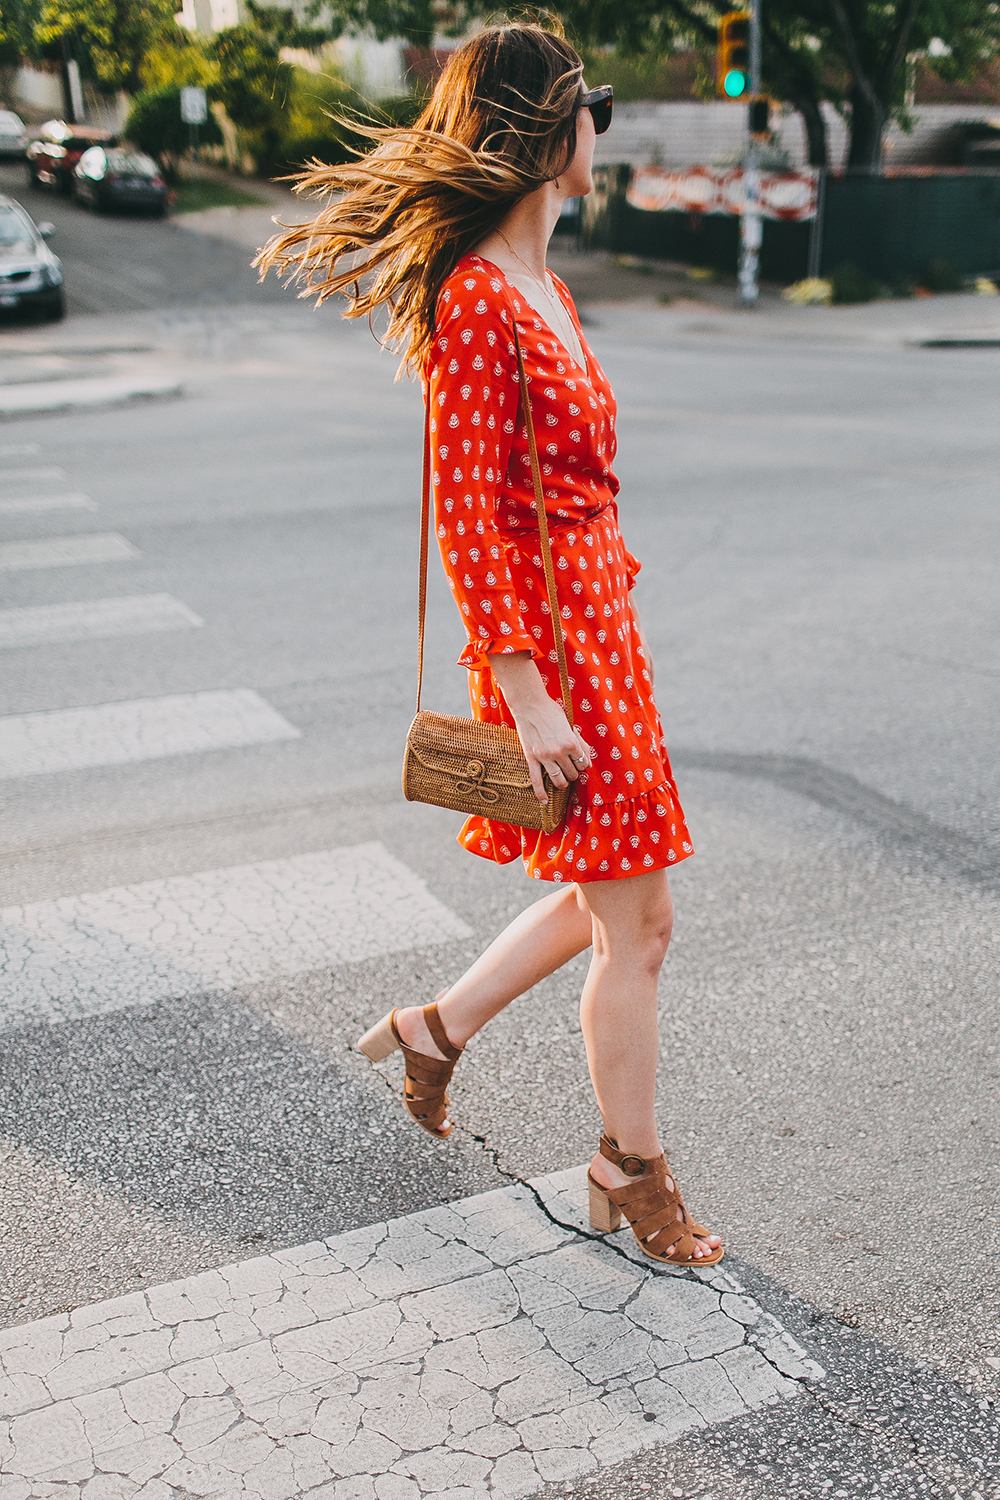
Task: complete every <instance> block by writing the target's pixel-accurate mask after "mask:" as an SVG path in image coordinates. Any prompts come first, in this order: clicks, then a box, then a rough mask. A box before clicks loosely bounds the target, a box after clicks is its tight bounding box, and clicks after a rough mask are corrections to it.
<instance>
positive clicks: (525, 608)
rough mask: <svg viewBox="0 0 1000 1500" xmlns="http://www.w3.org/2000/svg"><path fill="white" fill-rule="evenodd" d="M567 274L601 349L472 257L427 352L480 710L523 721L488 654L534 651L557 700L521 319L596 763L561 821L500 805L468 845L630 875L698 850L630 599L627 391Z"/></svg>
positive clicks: (468, 657)
mask: <svg viewBox="0 0 1000 1500" xmlns="http://www.w3.org/2000/svg"><path fill="white" fill-rule="evenodd" d="M552 279H553V284H554V285H555V287H556V290H557V291H558V294H559V296H560V297H561V298H562V300H563V302H564V304H565V306H566V309H567V311H568V313H569V315H570V317H571V318H572V319H573V323H574V326H575V327H576V329H577V332H578V334H579V337H580V344H581V347H582V349H583V352H584V356H585V358H586V362H587V364H586V369H583V368H581V367H580V366H579V365H577V364H576V363H575V362H574V360H573V359H572V357H571V356H570V354H569V353H568V351H567V350H566V349H565V347H564V346H563V345H562V344H561V343H560V341H559V340H558V338H557V337H556V336H555V334H554V333H553V331H552V329H551V328H549V327H548V326H547V324H546V323H545V322H544V321H543V319H542V317H541V316H540V315H539V313H537V312H536V310H535V309H534V308H533V307H531V306H530V305H529V304H528V302H527V301H526V299H525V298H524V296H523V294H522V293H521V292H519V291H518V289H517V288H516V287H515V286H514V285H513V284H512V283H511V282H509V281H508V280H507V278H506V277H505V276H504V274H503V272H502V271H501V270H500V269H499V268H498V267H497V266H495V265H493V264H492V263H491V262H489V261H486V260H483V259H482V258H481V257H479V256H475V255H468V256H465V257H464V258H463V259H462V260H461V261H459V263H458V265H457V266H456V268H455V270H454V271H453V272H452V274H451V276H450V277H449V278H448V280H447V281H446V282H445V283H444V286H443V287H442V289H441V294H440V298H439V301H438V316H437V323H436V327H435V333H434V341H433V345H432V348H431V352H430V355H429V357H428V361H427V367H426V371H425V375H426V395H427V398H428V400H429V401H430V408H431V424H430V425H431V477H432V483H433V494H434V518H435V525H436V529H437V538H438V545H439V547H440V549H441V558H442V561H443V563H444V569H445V573H446V574H447V577H448V582H449V584H450V585H451V588H452V591H453V593H454V596H455V601H456V603H457V605H458V608H459V610H460V612H461V615H462V620H463V623H464V625H465V629H466V633H467V635H468V645H467V646H466V649H465V650H464V651H463V652H462V655H461V656H460V657H459V663H460V665H462V666H464V667H467V668H468V672H469V694H470V698H471V701H472V712H473V714H474V715H475V717H476V718H478V719H483V720H487V721H489V722H492V723H501V722H502V723H506V724H511V725H513V722H514V720H513V716H512V715H511V713H510V710H509V709H508V707H507V704H506V702H505V701H504V698H503V694H502V693H501V691H500V688H499V685H498V684H497V682H496V680H495V679H494V677H493V673H492V671H491V669H490V661H489V658H490V655H491V654H495V653H498V652H515V651H530V652H531V654H532V656H533V657H534V659H535V661H536V664H537V666H538V669H539V671H540V672H541V675H542V680H543V682H544V683H545V687H546V690H547V691H548V693H549V694H550V696H551V697H553V698H554V699H556V700H557V701H560V691H559V670H558V665H557V657H556V649H555V639H554V636H553V630H552V620H551V615H550V611H549V605H548V598H547V594H546V588H545V575H544V573H543V570H542V558H541V552H540V540H539V535H538V522H537V511H536V503H535V495H534V489H533V487H532V481H531V460H530V455H529V449H528V429H527V426H526V423H525V415H524V413H523V412H522V411H521V410H520V390H519V383H518V373H517V355H516V352H515V347H514V339H513V333H512V329H513V326H514V324H515V322H516V326H517V332H518V338H519V339H520V343H521V350H522V353H523V355H524V363H525V370H526V372H527V376H528V384H529V390H530V396H531V408H532V416H533V418H534V423H535V433H536V438H537V443H538V452H539V459H540V461H541V468H542V482H543V489H544V494H545V509H546V515H547V517H548V523H549V533H550V536H551V540H552V551H553V558H554V560H555V565H556V566H555V572H556V585H557V595H558V599H559V612H560V615H561V616H562V629H563V632H564V636H565V641H566V655H567V665H568V668H569V680H570V687H571V690H572V694H573V710H574V718H575V721H576V723H575V728H576V729H577V731H578V733H579V734H580V735H581V736H582V738H583V739H584V740H585V741H586V743H587V745H588V746H590V749H591V755H592V759H593V765H592V767H591V768H590V770H588V771H586V772H585V773H584V774H583V775H582V776H580V778H579V780H578V781H576V782H575V783H574V795H573V797H572V798H571V800H570V805H569V811H568V813H567V815H566V819H565V821H564V823H563V824H562V825H561V827H559V828H558V829H556V830H555V832H554V833H542V832H539V831H537V830H535V829H530V828H515V827H513V826H512V825H510V824H509V823H498V822H495V821H494V820H493V819H491V818H488V817H486V816H482V817H480V816H473V817H471V818H469V819H468V820H467V822H466V823H465V824H464V826H463V828H462V830H461V832H460V834H459V842H460V843H461V844H462V846H463V847H464V848H466V849H468V850H469V851H470V853H473V854H478V855H481V856H482V857H483V858H485V859H492V860H495V861H496V862H497V863H498V864H507V863H508V862H509V861H511V860H513V859H517V858H518V857H520V858H521V859H522V860H523V861H524V865H525V868H526V870H527V871H528V873H529V874H530V875H532V876H533V877H534V878H535V879H537V880H555V881H579V882H586V881H591V880H616V879H621V878H623V877H628V876H632V875H638V874H641V873H642V872H643V871H645V870H658V869H665V868H666V867H667V866H669V865H672V864H676V863H677V862H678V861H679V860H682V859H685V858H686V857H687V856H688V855H689V854H691V853H692V852H693V851H692V848H691V840H690V837H689V834H688V829H687V824H686V823H685V821H684V813H683V811H682V809H681V804H680V801H679V799H678V796H677V788H676V786H675V785H674V779H673V775H672V773H671V769H670V761H669V759H668V757H667V748H666V744H665V743H664V739H663V729H662V726H661V723H660V717H659V714H658V713H657V710H656V705H655V703H654V701H653V691H652V684H651V681H650V675H649V670H648V665H647V662H646V660H645V656H644V653H643V649H642V644H641V641H640V638H639V633H638V629H637V626H636V622H635V617H634V615H633V613H632V608H631V605H630V602H629V590H630V589H631V588H632V585H633V583H634V580H635V575H636V574H637V573H638V571H639V564H638V562H637V561H636V560H635V558H634V557H632V555H631V553H629V552H627V551H626V549H625V544H624V542H623V540H622V535H621V531H620V530H619V526H618V507H617V504H616V501H615V496H616V495H617V493H618V488H619V485H618V480H617V479H616V478H615V476H614V474H613V473H612V470H611V463H612V460H613V458H614V456H615V398H614V392H613V391H612V389H611V386H610V385H609V383H608V380H607V377H606V376H605V374H604V372H603V370H602V369H601V367H600V365H599V364H598V362H597V360H596V359H595V358H594V354H593V351H592V350H591V349H590V348H589V347H588V345H587V342H586V340H585V339H584V336H583V330H582V328H581V327H580V322H579V319H578V318H577V316H576V309H575V308H574V306H573V301H572V298H571V297H570V294H569V291H568V289H567V288H566V287H565V285H564V284H563V283H562V282H561V281H559V279H558V278H557V277H553V278H552Z"/></svg>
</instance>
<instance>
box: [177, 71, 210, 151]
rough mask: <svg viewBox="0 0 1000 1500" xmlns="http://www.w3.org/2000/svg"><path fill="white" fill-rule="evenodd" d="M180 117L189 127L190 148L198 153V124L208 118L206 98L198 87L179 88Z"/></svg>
mask: <svg viewBox="0 0 1000 1500" xmlns="http://www.w3.org/2000/svg"><path fill="white" fill-rule="evenodd" d="M181 119H182V120H183V121H184V123H185V124H186V125H190V127H191V150H192V152H193V153H194V155H195V156H196V157H197V155H198V126H199V125H204V123H205V121H206V120H207V119H208V99H207V98H206V95H205V90H204V89H200V88H186V89H181Z"/></svg>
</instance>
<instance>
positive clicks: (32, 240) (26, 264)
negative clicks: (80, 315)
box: [0, 195, 66, 319]
mask: <svg viewBox="0 0 1000 1500" xmlns="http://www.w3.org/2000/svg"><path fill="white" fill-rule="evenodd" d="M54 233H55V229H54V226H53V225H52V224H44V223H43V224H35V222H34V220H33V219H32V218H31V215H30V214H28V213H26V212H25V210H24V209H23V208H22V207H21V205H20V203H16V202H15V201H14V199H13V198H5V197H3V196H2V195H0V311H3V312H12V311H14V310H15V309H17V310H21V309H26V308H36V309H37V310H38V311H39V312H40V313H42V314H43V316H46V317H49V318H52V319H56V318H61V317H62V315H63V313H64V312H65V311H66V302H65V296H64V293H63V284H62V283H63V274H62V266H61V264H60V261H59V257H58V256H57V255H53V254H52V251H51V250H50V249H49V247H48V245H47V244H46V243H45V241H46V240H47V239H48V238H49V236H50V235H52V234H54Z"/></svg>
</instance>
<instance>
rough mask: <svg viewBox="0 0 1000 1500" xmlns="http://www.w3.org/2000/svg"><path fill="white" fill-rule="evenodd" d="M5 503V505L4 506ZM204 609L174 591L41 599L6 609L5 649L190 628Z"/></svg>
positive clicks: (1, 621) (0, 639)
mask: <svg viewBox="0 0 1000 1500" xmlns="http://www.w3.org/2000/svg"><path fill="white" fill-rule="evenodd" d="M0 508H2V507H0ZM204 623H205V622H204V620H203V619H202V618H201V616H200V615H196V614H195V612H194V610H193V609H188V607H187V605H186V604H182V603H181V601H180V600H179V599H174V598H173V597H172V596H171V595H170V594H126V595H123V596H121V597H119V598H116V599H84V600H81V601H80V603H78V604H35V605H28V606H25V607H23V608H21V609H4V610H0V649H3V648H4V647H9V646H40V645H50V644H53V643H54V642H57V641H58V642H62V641H95V640H107V639H109V638H110V637H111V636H116V635H146V634H148V633H149V632H151V631H160V630H190V629H192V628H194V627H197V626H199V625H204Z"/></svg>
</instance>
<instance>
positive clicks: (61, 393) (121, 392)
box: [0, 375, 181, 416]
mask: <svg viewBox="0 0 1000 1500" xmlns="http://www.w3.org/2000/svg"><path fill="white" fill-rule="evenodd" d="M180 389H181V382H180V381H179V380H178V379H177V377H176V376H174V375H146V376H126V375H115V376H108V377H107V378H104V379H99V380H39V381H37V382H36V383H34V384H31V385H3V386H0V416H14V415H16V414H17V413H19V412H26V411H61V410H63V409H64V408H65V407H72V406H107V405H110V404H112V403H114V402H117V401H130V400H131V399H132V398H133V397H134V396H174V395H177V394H178V393H179V391H180Z"/></svg>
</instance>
